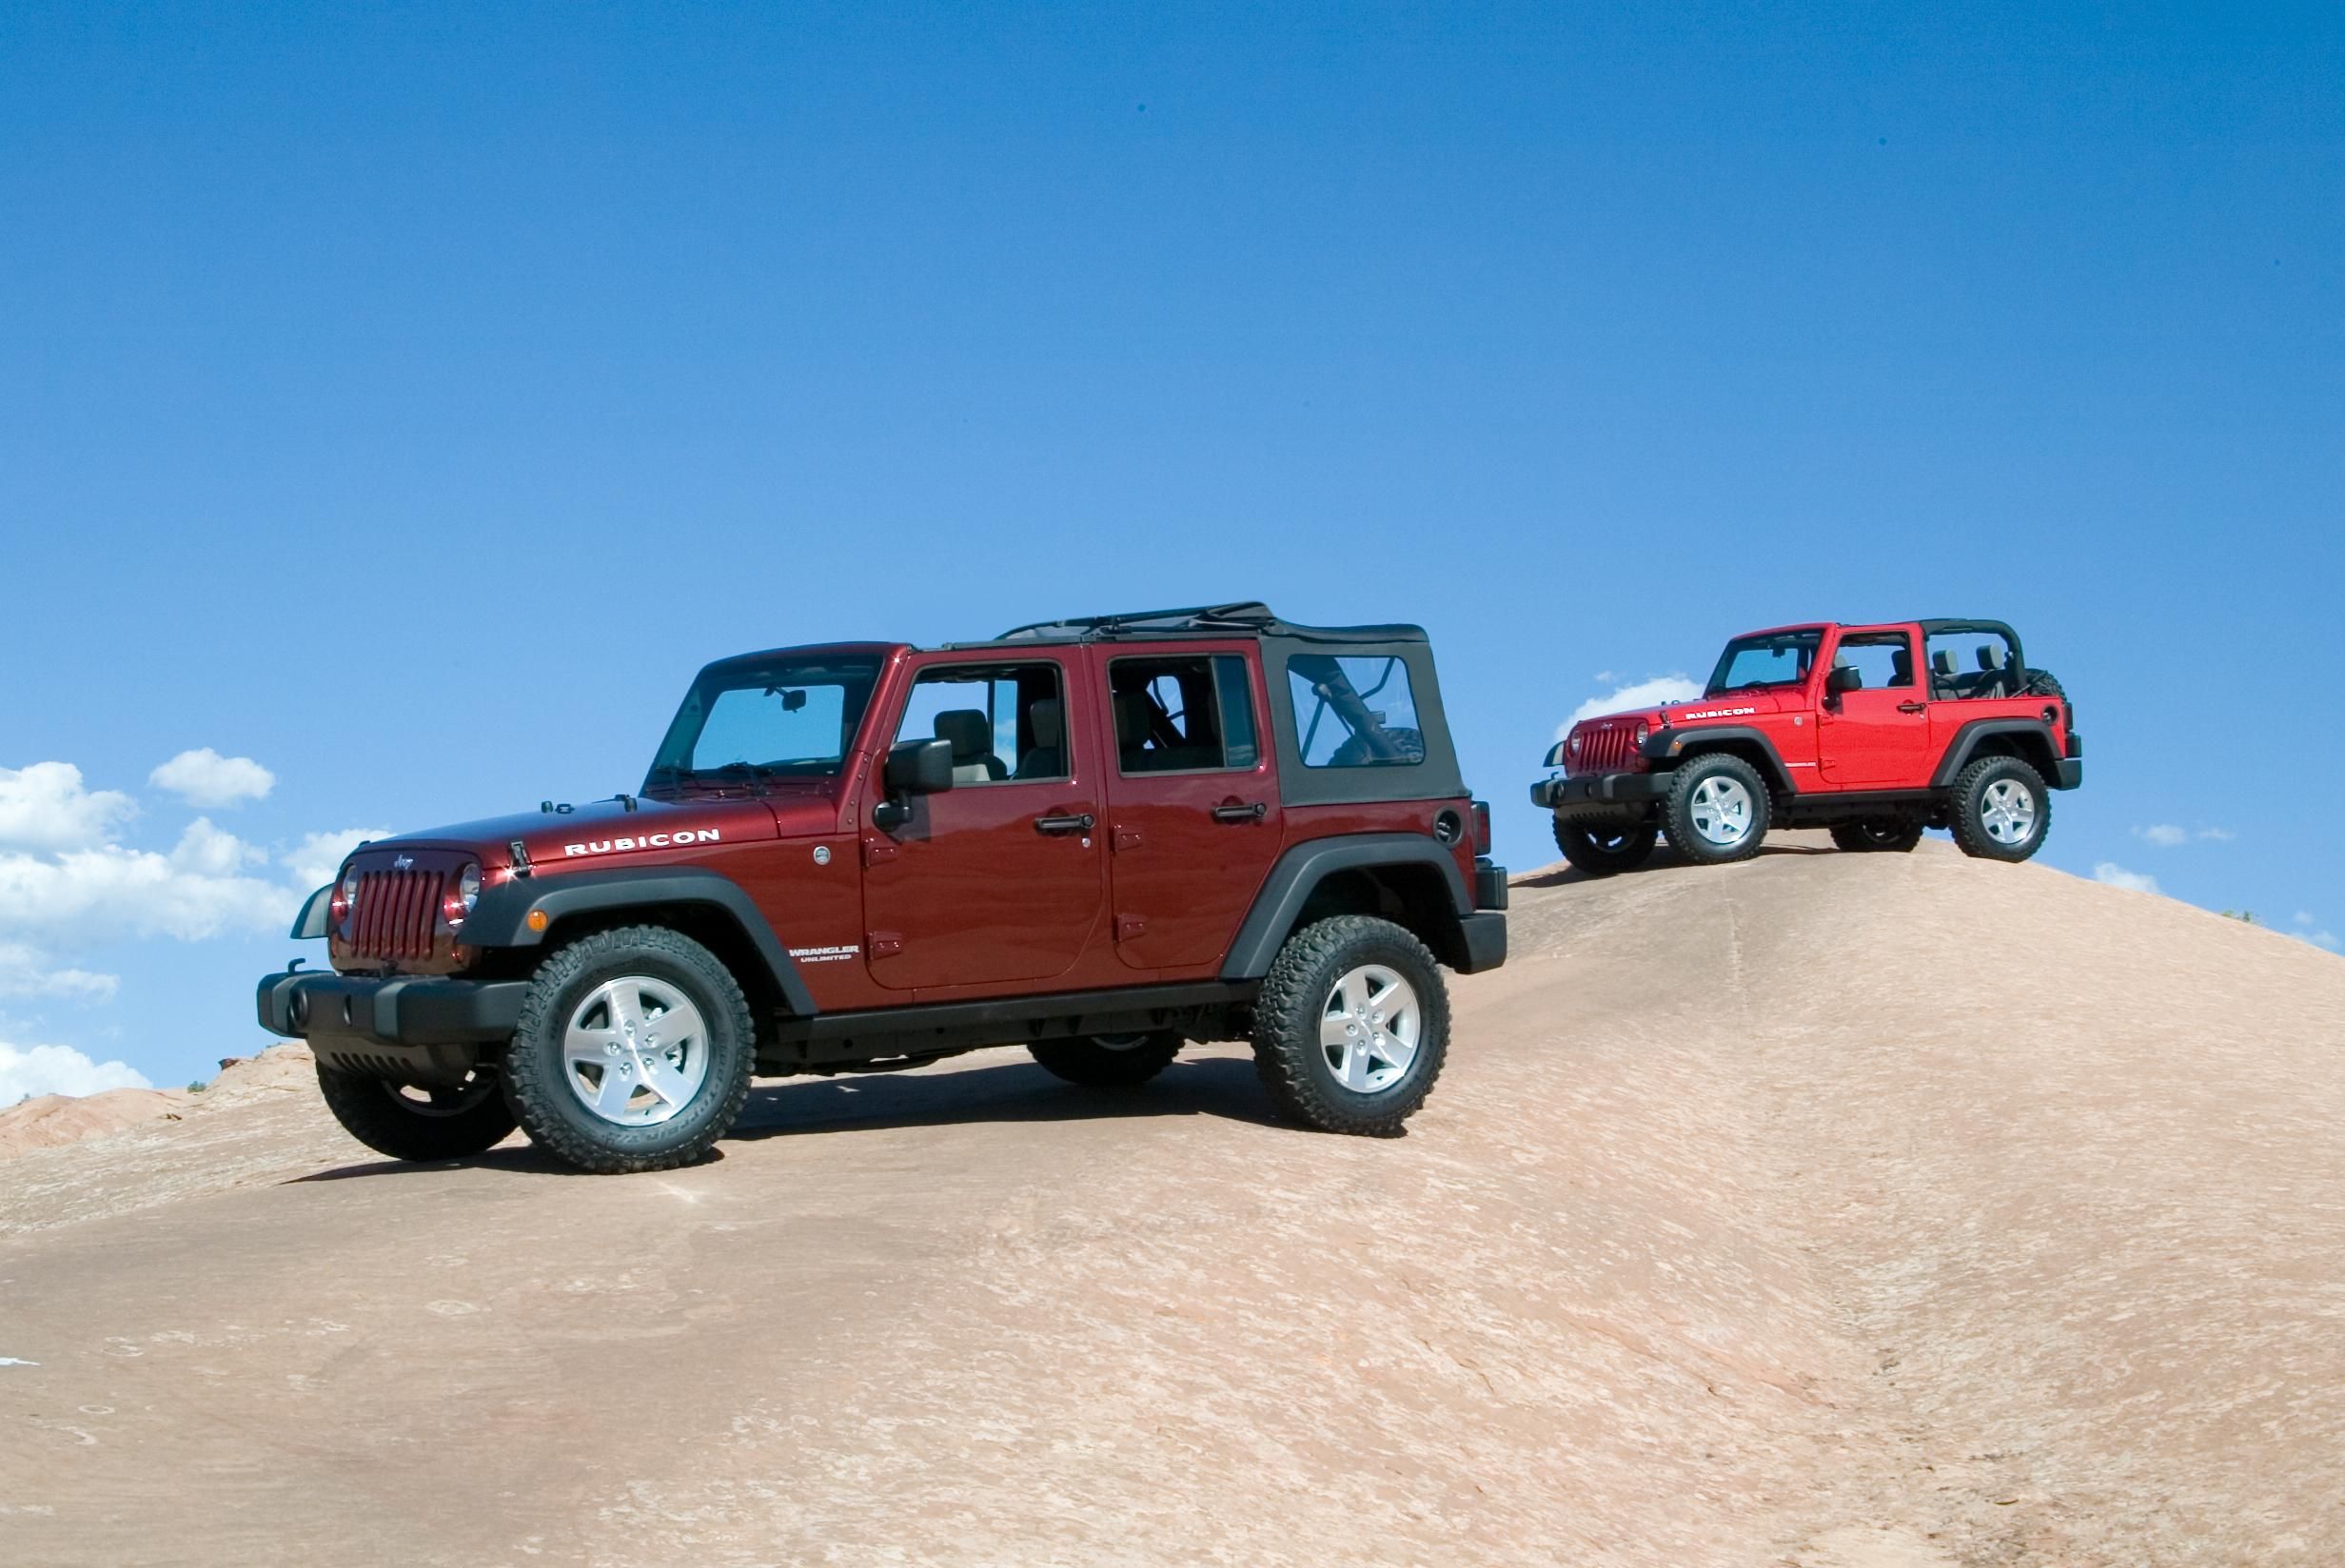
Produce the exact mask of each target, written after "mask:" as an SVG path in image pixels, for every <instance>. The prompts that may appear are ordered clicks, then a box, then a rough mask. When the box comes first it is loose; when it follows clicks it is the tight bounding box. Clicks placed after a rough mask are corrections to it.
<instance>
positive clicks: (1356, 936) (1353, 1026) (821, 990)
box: [259, 603, 1507, 1171]
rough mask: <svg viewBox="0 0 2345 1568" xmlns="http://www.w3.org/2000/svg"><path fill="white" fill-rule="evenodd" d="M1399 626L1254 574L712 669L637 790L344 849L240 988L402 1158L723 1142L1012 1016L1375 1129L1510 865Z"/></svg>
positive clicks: (1320, 1122)
mask: <svg viewBox="0 0 2345 1568" xmlns="http://www.w3.org/2000/svg"><path fill="white" fill-rule="evenodd" d="M1488 821H1489V816H1488V808H1487V807H1485V806H1483V805H1481V804H1480V803H1478V802H1475V801H1473V800H1471V799H1469V798H1468V794H1467V792H1466V789H1465V786H1464V784H1463V783H1462V782H1461V780H1460V778H1459V775H1458V765H1457V755H1456V752H1455V751H1454V749H1453V748H1452V747H1451V744H1450V740H1449V729H1448V721H1447V720H1446V719H1445V718H1444V716H1443V714H1442V706H1441V692H1440V687H1439V686H1438V684H1437V683H1436V681H1435V679H1434V676H1433V655H1432V650H1431V648H1430V647H1429V645H1428V643H1427V641H1426V637H1425V634H1424V633H1423V632H1421V631H1419V630H1418V629H1417V628H1415V627H1413V626H1364V627H1351V628H1343V629H1323V628H1315V627H1308V626H1295V625H1291V624H1289V623H1287V622H1285V621H1282V620H1279V619H1278V618H1276V617H1273V616H1272V615H1271V613H1270V611H1269V610H1268V609H1266V608H1265V607H1264V606H1262V605H1260V604H1251V603H1250V604H1231V605H1223V606H1219V607H1216V608H1212V609H1201V610H1178V611H1163V612H1154V613H1148V614H1142V615H1132V616H1114V617H1101V618H1096V619H1087V620H1070V621H1062V622H1058V623H1055V624H1049V625H1039V626H1027V627H1021V628H1019V629H1018V630H1016V631H1014V632H1010V633H1008V634H1006V635H1004V636H1003V637H999V638H996V639H995V640H994V641H991V642H979V643H964V644H958V645H954V646H948V647H943V648H938V649H934V650H926V651H924V650H920V649H916V648H911V647H906V646H904V645H903V644H901V643H841V644H832V645H827V646H819V647H806V648H784V649H779V650H776V651H774V652H771V653H762V654H747V655H743V656H741V657H737V658H728V659H724V660H721V661H719V662H718V663H715V664H712V665H710V666H708V668H706V669H704V670H702V671H701V672H700V676H699V678H698V679H696V680H695V681H694V682H693V683H692V688H691V690H690V691H689V692H688V693H687V694H686V695H685V697H684V702H683V706H682V708H681V709H680V711H679V712H678V714H677V715H676V718H675V721H674V722H673V723H672V724H670V725H669V727H668V732H667V738H666V739H665V740H663V741H662V742H661V743H660V749H659V752H658V755H656V756H655V758H654V760H653V762H652V765H651V771H650V774H649V775H648V776H647V777H646V778H645V780H644V782H643V786H642V789H641V790H640V793H639V794H633V795H623V794H622V795H619V796H616V797H615V798H613V799H611V800H609V801H597V802H595V803H593V804H590V805H585V806H580V807H576V808H573V807H570V806H566V805H565V806H556V805H554V804H552V803H551V802H548V803H546V804H544V805H543V806H542V807H541V808H540V810H539V811H538V812H537V813H534V814H530V815H523V816H513V817H501V818H496V819H492V820H489V821H485V822H472V823H466V824H463V825H462V826H459V827H453V828H443V829H439V830H436V831H433V832H429V833H414V834H410V835H407V836H405V837H402V838H395V839H387V840H384V841H382V842H379V843H374V844H367V845H363V846H361V847H360V849H359V850H358V851H357V853H354V854H352V855H351V857H350V859H349V861H348V863H347V864H346V865H345V867H344V869H343V873H342V875H341V877H340V878H339V879H338V881H337V882H336V883H335V885H333V886H331V887H327V888H321V889H319V890H318V891H317V892H316V893H314V894H312V895H311V897H310V900H309V903H308V904H307V905H306V906H305V909H304V910H303V912H302V917H301V919H300V920H299V921H298V922H297V923H296V925H295V927H294V931H293V934H294V935H295V936H297V937H304V936H307V937H318V936H323V937H325V938H326V939H327V942H328V951H329V952H330V953H331V956H332V961H333V966H334V970H336V971H337V972H333V973H325V972H314V971H308V970H302V969H301V968H300V966H299V965H296V966H294V967H293V968H292V969H291V970H287V971H286V972H285V973H282V974H272V975H270V976H268V977H267V978H266V979H265V980H263V981H262V982H261V985H260V993H259V1006H260V1015H261V1022H262V1024H263V1026H264V1027H266V1028H267V1029H272V1030H274V1031H275V1032H277V1033H280V1034H286V1035H297V1036H301V1037H303V1038H305V1039H306V1040H307V1041H308V1042H309V1044H310V1046H311V1048H312V1049H314V1050H315V1051H316V1053H317V1060H318V1081H319V1085H320V1087H321V1088H323V1090H324V1091H325V1101H326V1104H327V1105H328V1106H330V1107H332V1109H333V1111H334V1114H335V1115H336V1116H337V1117H339V1118H340V1120H341V1122H342V1124H343V1126H344V1127H347V1128H348V1129H349V1130H350V1132H351V1133H352V1134H353V1135H355V1136H356V1137H357V1138H358V1139H359V1140H360V1141H361V1142H363V1143H365V1144H367V1145H368V1146H370V1147H374V1148H376V1149H380V1150H382V1151H383V1152H384V1153H386V1154H390V1155H393V1156H396V1157H400V1158H405V1159H443V1158H449V1157H455V1156H462V1155H466V1154H472V1153H477V1152H478V1151H480V1150H482V1149H484V1148H486V1147H489V1146H490V1145H492V1144H494V1143H496V1142H498V1141H499V1140H500V1139H502V1138H503V1137H504V1136H505V1135H506V1134H508V1133H510V1132H511V1131H512V1130H513V1127H514V1126H515V1123H516V1122H517V1121H518V1122H519V1124H520V1125H521V1126H522V1127H523V1128H525V1129H526V1130H527V1131H528V1133H529V1135H530V1137H531V1138H532V1139H533V1140H534V1141H535V1142H536V1143H537V1144H538V1145H539V1147H542V1148H544V1149H546V1150H547V1151H549V1152H550V1153H552V1154H554V1155H555V1156H557V1157H559V1158H561V1159H562V1160H564V1161H566V1162H568V1163H570V1164H572V1165H575V1166H581V1167H583V1168H586V1169H590V1170H607V1171H616V1170H648V1169H656V1168H660V1167H664V1166H674V1165H678V1164H680V1163H682V1162H684V1161H687V1160H690V1159H693V1158H695V1157H697V1156H699V1155H700V1154H702V1153H704V1152H706V1151H707V1149H708V1148H709V1147H710V1146H711V1145H713V1144H714V1143H715V1142H716V1141H717V1140H718V1139H719V1137H721V1136H722V1135H723V1133H724V1132H725V1130H726V1128H727V1127H730V1126H731V1125H732V1123H733V1120H734V1118H735V1117H736V1116H737V1115H738V1114H739V1111H740V1108H741V1106H742V1103H743V1101H744V1100H745V1098H746V1097H747V1095H748V1092H749V1081H750V1078H751V1076H752V1074H753V1073H763V1074H770V1075H783V1074H791V1073H808V1072H812V1073H837V1072H875V1071H888V1070H893V1069H897V1068H912V1067H919V1066H922V1065H924V1064H926V1063H929V1062H934V1061H936V1060H937V1059H938V1058H939V1057H944V1056H950V1055H953V1054H956V1052H960V1051H966V1050H974V1049H979V1048H981V1047H986V1046H995V1045H1009V1044H1022V1045H1025V1046H1027V1047H1028V1049H1031V1050H1032V1052H1033V1053H1034V1055H1035V1059H1036V1060H1037V1061H1039V1062H1040V1063H1041V1064H1042V1066H1043V1067H1044V1068H1048V1069H1049V1070H1050V1071H1052V1072H1054V1073H1055V1074H1057V1075H1058V1076H1059V1077H1061V1078H1065V1079H1070V1080H1072V1081H1074V1082H1075V1083H1078V1084H1086V1085H1094V1086H1105V1087H1116V1086H1127V1085H1133V1084H1138V1083H1140V1082H1142V1081H1144V1080H1146V1079H1148V1078H1151V1077H1153V1076H1154V1075H1155V1074H1156V1073H1157V1072H1159V1071H1161V1070H1163V1068H1165V1067H1166V1066H1167V1065H1168V1064H1169V1063H1170V1062H1171V1061H1172V1060H1173V1056H1174V1054H1175V1053H1176V1052H1177V1051H1179V1049H1181V1047H1182V1045H1183V1044H1184V1043H1185V1042H1187V1041H1210V1040H1229V1039H1247V1040H1251V1042H1252V1045H1253V1048H1254V1053H1255V1060H1256V1064H1257V1067H1258V1068H1259V1070H1260V1072H1261V1075H1262V1078H1263V1080H1264V1082H1265V1083H1266V1084H1267V1086H1268V1088H1269V1089H1270V1093H1271V1098H1272V1100H1273V1101H1274V1102H1275V1103H1276V1104H1277V1105H1278V1106H1279V1107H1280V1108H1281V1109H1283V1110H1284V1111H1285V1112H1286V1113H1287V1114H1288V1115H1290V1116H1291V1117H1292V1118H1293V1119H1295V1120H1297V1121H1299V1122H1302V1123H1303V1124H1305V1125H1307V1126H1310V1127H1321V1128H1325V1129H1328V1130H1331V1131H1341V1132H1358V1133H1391V1132H1395V1131H1397V1130H1398V1129H1399V1127H1400V1125H1401V1123H1402V1122H1403V1121H1404V1120H1405V1119H1406V1118H1407V1117H1408V1116H1409V1113H1410V1112H1412V1111H1414V1110H1415V1109H1416V1107H1418V1106H1419V1105H1421V1104H1422V1103H1423V1102H1424V1100H1425V1097H1426V1095H1427V1093H1428V1092H1429V1090H1430V1089H1431V1088H1432V1086H1433V1079H1434V1077H1435V1075H1436V1074H1438V1073H1439V1072H1440V1070H1441V1064H1442V1058H1443V1055H1444V1053H1445V1051H1446V1049H1447V1048H1448V1028H1449V1009H1448V992H1447V990H1446V987H1445V985H1444V983H1443V980H1442V974H1441V970H1440V969H1439V968H1438V967H1437V966H1438V965H1441V964H1446V965H1448V966H1449V967H1450V968H1452V969H1455V970H1460V971H1462V972H1470V971H1473V970H1487V969H1492V968H1495V967H1497V966H1498V965H1499V964H1500V963H1502V962H1504V960H1505V957H1506V950H1507V927H1506V916H1505V915H1504V914H1503V913H1502V912H1501V911H1503V910H1504V909H1505V908H1506V903H1507V877H1506V872H1505V871H1504V870H1503V869H1502V868H1500V867H1497V866H1493V865H1492V864H1491V863H1490V861H1489V860H1488V855H1487V852H1488V847H1489V830H1488Z"/></svg>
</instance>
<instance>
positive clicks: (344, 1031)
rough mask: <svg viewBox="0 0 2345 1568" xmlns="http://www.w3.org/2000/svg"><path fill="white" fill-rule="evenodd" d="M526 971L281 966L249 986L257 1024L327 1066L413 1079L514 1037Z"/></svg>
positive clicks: (459, 1072)
mask: <svg viewBox="0 0 2345 1568" xmlns="http://www.w3.org/2000/svg"><path fill="white" fill-rule="evenodd" d="M528 990H529V983H528V982H527V981H525V980H451V979H446V978H443V977H441V976H438V975H392V976H390V977H389V978H387V979H385V978H376V977H372V976H366V975H355V974H334V973H331V972H329V971H326V970H318V971H316V972H314V973H313V972H311V971H308V970H300V971H288V972H286V973H284V974H272V975H269V976H267V977H266V979H264V980H263V981H262V982H261V984H260V987H259V989H258V990H257V991H256V992H255V994H254V998H253V1000H254V1003H255V1005H256V1007H257V1009H258V1010H259V1012H260V1016H261V1027H262V1028H263V1029H266V1030H268V1031H269V1032H270V1033H271V1034H283V1035H286V1036H288V1037H290V1038H292V1039H296V1040H306V1041H308V1042H309V1049H311V1050H312V1051H313V1052H314V1053H316V1055H317V1058H318V1060H319V1061H320V1062H322V1063H324V1064H325V1065H326V1066H327V1067H336V1068H344V1069H345V1070H348V1071H352V1072H365V1073H370V1074H373V1075H375V1076H378V1077H384V1078H398V1079H403V1080H405V1081H408V1082H413V1083H432V1082H446V1081H451V1080H454V1079H458V1078H462V1077H463V1075H464V1074H465V1073H466V1072H468V1071H470V1070H471V1069H472V1068H473V1066H474V1065H475V1064H476V1063H477V1062H478V1061H479V1060H480V1048H481V1047H482V1046H484V1045H496V1044H502V1042H504V1041H506V1040H509V1039H511V1038H512V1037H513V1031H514V1029H516V1028H517V1027H519V1025H520V1023H521V1016H522V997H523V995H525V994H526V993H527V991H528Z"/></svg>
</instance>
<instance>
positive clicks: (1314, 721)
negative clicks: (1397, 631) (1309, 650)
mask: <svg viewBox="0 0 2345 1568" xmlns="http://www.w3.org/2000/svg"><path fill="white" fill-rule="evenodd" d="M1287 683H1288V689H1289V696H1291V699H1292V701H1293V704H1294V727H1295V730H1296V731H1297V734H1296V736H1295V739H1296V742H1297V747H1296V749H1297V750H1298V751H1299V752H1300V754H1301V755H1302V758H1303V765H1304V766H1305V767H1307V768H1409V767H1414V766H1415V765H1416V764H1418V763H1420V762H1423V761H1424V760H1425V733H1424V731H1423V730H1422V729H1420V728H1419V727H1418V724H1417V699H1416V696H1415V692H1414V690H1413V689H1412V688H1411V687H1410V686H1409V666H1408V665H1406V664H1404V663H1402V662H1401V661H1400V659H1398V658H1397V657H1392V656H1391V655H1389V654H1380V655H1376V656H1373V657H1342V656H1337V655H1330V654H1297V655H1295V656H1294V657H1292V658H1290V659H1289V660H1287Z"/></svg>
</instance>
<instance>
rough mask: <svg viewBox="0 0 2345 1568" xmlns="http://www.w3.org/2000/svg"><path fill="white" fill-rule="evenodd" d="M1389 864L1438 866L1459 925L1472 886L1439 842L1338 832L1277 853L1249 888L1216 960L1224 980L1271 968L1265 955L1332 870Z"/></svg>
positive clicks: (1270, 955)
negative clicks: (1255, 887) (1242, 914)
mask: <svg viewBox="0 0 2345 1568" xmlns="http://www.w3.org/2000/svg"><path fill="white" fill-rule="evenodd" d="M1392 866H1408V867H1411V868H1414V867H1418V866H1434V867H1438V868H1440V870H1441V872H1442V873H1443V879H1444V880H1445V881H1446V882H1447V883H1448V889H1449V899H1450V903H1451V905H1452V907H1453V908H1454V910H1455V912H1456V915H1457V918H1458V921H1459V922H1460V927H1461V929H1463V924H1464V921H1465V918H1466V917H1467V916H1468V915H1469V914H1471V913H1473V911H1474V901H1473V900H1474V895H1473V890H1472V889H1471V888H1469V887H1468V886H1467V885H1466V875H1465V873H1464V872H1461V871H1459V870H1458V869H1457V861H1456V860H1455V859H1454V858H1453V857H1452V856H1450V855H1449V854H1448V853H1447V852H1445V851H1444V850H1443V849H1442V848H1441V846H1440V845H1438V844H1435V843H1434V842H1433V841H1432V840H1431V839H1429V838H1427V837H1424V836H1423V835H1421V834H1418V833H1342V834H1338V835H1337V836H1335V837H1332V838H1314V839H1311V840H1310V842H1308V843H1304V844H1297V845H1296V846H1294V848H1292V849H1291V850H1289V851H1288V852H1287V853H1284V854H1282V855H1280V856H1279V857H1278V863H1277V864H1276V865H1274V866H1272V867H1271V874H1270V875H1269V876H1268V877H1267V878H1265V879H1264V880H1263V883H1262V887H1261V890H1260V891H1259V892H1256V893H1255V894H1254V902H1253V908H1252V909H1251V910H1249V911H1247V914H1246V923H1245V924H1244V925H1242V926H1240V927H1239V928H1238V932H1237V938H1236V940H1234V941H1232V943H1231V944H1230V952H1229V955H1228V956H1227V957H1225V958H1224V959H1223V960H1222V962H1221V977H1222V978H1223V979H1224V980H1259V979H1261V978H1262V977H1263V976H1264V975H1266V974H1268V973H1270V972H1271V960H1272V959H1274V958H1276V957H1277V956H1278V950H1279V948H1280V947H1281V946H1283V945H1284V944H1285V942H1286V940H1287V933H1288V932H1289V931H1292V930H1293V929H1294V923H1295V921H1296V919H1297V918H1299V917H1300V916H1301V915H1302V912H1303V906H1304V905H1306V904H1308V903H1310V895H1311V894H1312V893H1314V892H1318V890H1319V884H1320V883H1322V882H1324V881H1326V880H1327V879H1328V878H1329V877H1330V876H1332V875H1334V874H1335V873H1336V872H1349V871H1370V870H1376V869H1379V868H1384V867H1392Z"/></svg>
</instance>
